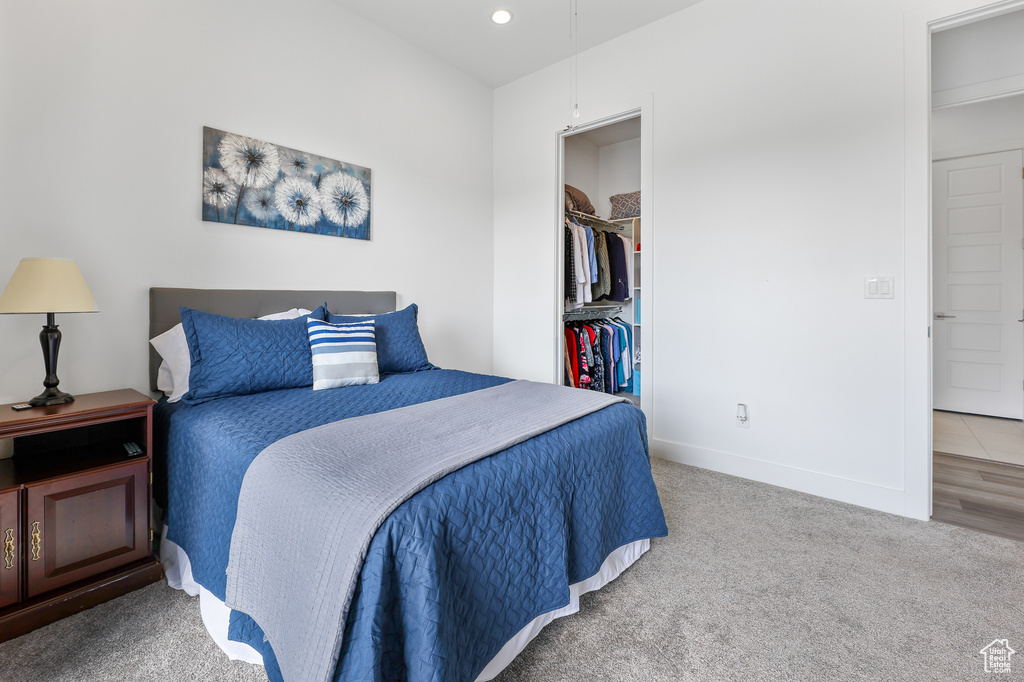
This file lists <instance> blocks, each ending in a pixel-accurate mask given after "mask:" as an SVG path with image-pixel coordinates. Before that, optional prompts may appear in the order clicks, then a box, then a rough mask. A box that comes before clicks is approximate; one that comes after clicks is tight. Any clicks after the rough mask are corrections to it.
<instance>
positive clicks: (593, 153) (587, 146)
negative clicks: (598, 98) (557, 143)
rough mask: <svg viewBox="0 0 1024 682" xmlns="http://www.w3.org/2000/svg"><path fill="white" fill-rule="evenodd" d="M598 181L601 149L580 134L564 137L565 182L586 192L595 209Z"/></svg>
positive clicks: (599, 180) (599, 177) (599, 181)
mask: <svg viewBox="0 0 1024 682" xmlns="http://www.w3.org/2000/svg"><path fill="white" fill-rule="evenodd" d="M600 183H601V150H600V149H598V147H597V145H595V144H594V143H593V142H591V141H590V140H587V139H586V138H584V137H583V136H582V135H572V136H569V137H566V138H565V184H567V185H572V186H573V187H575V188H576V189H578V190H580V191H581V192H583V193H584V194H586V195H587V198H588V199H590V203H592V204H594V207H595V209H596V207H597V202H596V200H597V193H598V191H599V189H600ZM598 215H600V214H598ZM605 215H608V214H607V213H606V214H605Z"/></svg>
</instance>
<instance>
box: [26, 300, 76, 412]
mask: <svg viewBox="0 0 1024 682" xmlns="http://www.w3.org/2000/svg"><path fill="white" fill-rule="evenodd" d="M55 318H56V316H55V315H54V314H53V313H47V314H46V325H44V326H43V331H41V332H39V345H41V346H42V347H43V364H44V365H45V366H46V378H45V379H44V380H43V386H45V387H46V390H45V391H43V392H42V393H40V394H39V395H37V396H36V397H35V398H32V400H30V401H28V404H29V405H31V406H32V407H41V406H45V405H63V404H64V403H70V402H74V400H75V396H73V395H71V394H70V393H65V392H64V391H61V390H58V389H57V385H58V384H59V383H60V379H58V378H57V351H59V350H60V329H58V328H57V320H56V319H55Z"/></svg>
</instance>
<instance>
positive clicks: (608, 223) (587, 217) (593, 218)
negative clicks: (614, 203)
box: [565, 211, 632, 230]
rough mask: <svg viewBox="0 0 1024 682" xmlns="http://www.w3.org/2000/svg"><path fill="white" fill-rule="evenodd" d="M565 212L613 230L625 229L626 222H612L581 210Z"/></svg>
mask: <svg viewBox="0 0 1024 682" xmlns="http://www.w3.org/2000/svg"><path fill="white" fill-rule="evenodd" d="M565 214H566V215H570V216H573V217H575V218H579V219H580V220H585V221H587V222H589V223H593V224H597V225H602V226H604V227H609V228H611V229H613V230H625V229H626V224H625V223H621V224H620V223H615V222H612V221H610V220H605V219H604V218H598V217H597V216H596V215H590V214H589V213H583V212H581V211H566V212H565ZM630 220H632V218H630Z"/></svg>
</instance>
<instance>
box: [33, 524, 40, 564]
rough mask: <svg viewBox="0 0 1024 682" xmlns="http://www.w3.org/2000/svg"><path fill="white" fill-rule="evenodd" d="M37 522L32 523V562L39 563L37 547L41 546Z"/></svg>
mask: <svg viewBox="0 0 1024 682" xmlns="http://www.w3.org/2000/svg"><path fill="white" fill-rule="evenodd" d="M39 535H40V533H39V522H38V521H33V522H32V561H39V546H40V544H41V542H40V537H39Z"/></svg>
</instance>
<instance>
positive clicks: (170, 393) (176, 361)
mask: <svg viewBox="0 0 1024 682" xmlns="http://www.w3.org/2000/svg"><path fill="white" fill-rule="evenodd" d="M310 313H311V311H309V310H306V309H305V308H292V309H291V310H286V311H284V312H283V313H272V314H270V315H264V316H263V317H261V318H259V319H261V320H294V319H295V318H296V317H303V316H304V315H309V314H310ZM149 342H150V343H151V344H153V348H155V349H156V352H157V353H159V354H160V357H161V358H163V361H162V362H161V363H160V368H159V369H158V370H157V373H156V387H157V388H158V389H159V390H161V391H163V392H164V395H166V396H167V402H169V403H176V402H178V401H179V400H181V396H183V395H185V394H186V393H188V375H189V372H191V371H192V361H191V360H190V359H189V354H188V341H186V340H185V330H184V328H183V327H182V326H181V323H180V322H179V323H178V324H176V325H174V326H173V327H171V328H170V329H168V330H167V331H165V332H164V333H163V334H160V335H159V336H154V337H153V338H152V339H150V340H149Z"/></svg>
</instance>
